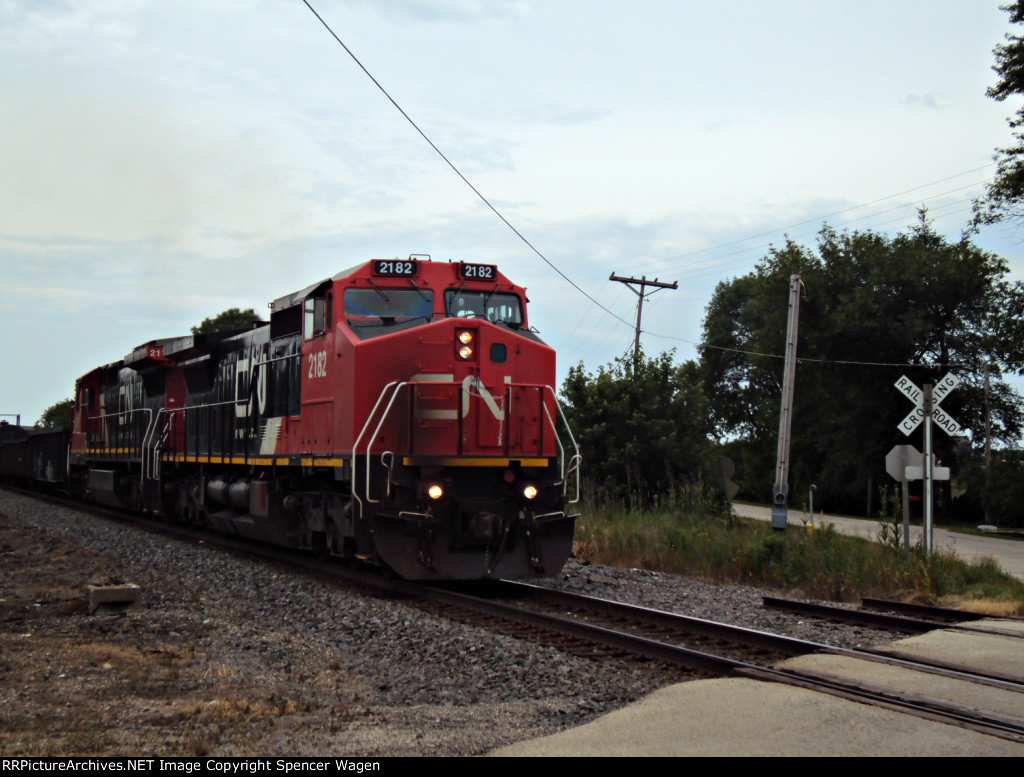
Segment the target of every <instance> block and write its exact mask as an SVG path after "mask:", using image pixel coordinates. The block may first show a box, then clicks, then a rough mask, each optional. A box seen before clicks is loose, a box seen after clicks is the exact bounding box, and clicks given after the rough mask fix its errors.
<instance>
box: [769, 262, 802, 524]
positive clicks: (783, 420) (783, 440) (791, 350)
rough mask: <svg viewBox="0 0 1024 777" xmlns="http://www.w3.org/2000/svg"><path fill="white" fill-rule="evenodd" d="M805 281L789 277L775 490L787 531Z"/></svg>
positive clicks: (776, 517)
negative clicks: (791, 440) (790, 453)
mask: <svg viewBox="0 0 1024 777" xmlns="http://www.w3.org/2000/svg"><path fill="white" fill-rule="evenodd" d="M803 285H804V282H803V278H802V277H801V276H799V275H791V276H790V278H789V324H788V325H787V327H786V365H785V367H784V368H783V377H782V410H781V411H780V413H779V450H778V456H777V457H776V460H775V461H776V464H775V485H774V487H773V488H772V495H773V500H772V528H773V529H775V530H776V531H784V530H785V528H786V525H787V524H788V523H789V437H790V430H791V428H792V426H793V388H794V386H795V385H796V338H797V329H798V325H799V321H800V289H801V287H802V286H803Z"/></svg>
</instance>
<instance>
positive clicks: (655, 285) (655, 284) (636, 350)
mask: <svg viewBox="0 0 1024 777" xmlns="http://www.w3.org/2000/svg"><path fill="white" fill-rule="evenodd" d="M608 280H610V281H618V282H619V283H624V284H626V286H627V287H629V290H630V291H631V292H633V293H634V294H636V295H637V297H639V298H640V300H639V302H638V303H637V306H636V341H635V342H634V343H633V364H636V363H637V360H638V359H639V358H640V317H641V316H642V315H643V312H644V297H649V296H650V295H652V294H654V292H656V291H660V290H661V289H678V288H679V281H673V282H672V283H664V282H662V281H659V280H658V279H657V278H655V279H654V280H653V281H649V280H647V276H646V275H644V276H641V277H640V278H622V277H619V276H618V275H616V274H615V273H614V272H613V273H612V274H611V275H609V276H608ZM634 283H636V284H639V285H640V291H637V290H636V289H634V288H633V284H634ZM648 286H651V287H652V290H651V291H645V289H646V288H647V287H648Z"/></svg>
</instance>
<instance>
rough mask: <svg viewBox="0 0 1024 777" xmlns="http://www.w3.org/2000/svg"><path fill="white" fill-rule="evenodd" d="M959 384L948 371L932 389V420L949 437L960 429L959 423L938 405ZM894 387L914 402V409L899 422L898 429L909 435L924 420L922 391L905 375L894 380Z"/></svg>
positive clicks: (955, 377)
mask: <svg viewBox="0 0 1024 777" xmlns="http://www.w3.org/2000/svg"><path fill="white" fill-rule="evenodd" d="M959 385H960V378H958V377H957V376H956V375H954V374H953V373H952V372H949V373H946V377H944V378H943V379H942V380H940V381H939V382H938V383H936V384H935V388H934V389H932V421H934V422H935V424H936V425H937V426H939V427H941V428H942V429H943V430H945V432H946V434H948V435H949V436H950V437H952V436H953V435H955V434H957V433H958V432H959V431H960V424H958V423H957V422H956V421H955V420H954V419H953V417H952V416H951V415H950V414H949V413H947V412H946V411H945V410H943V409H942V408H941V407H939V402H941V401H942V400H943V399H944V398H945V397H946V395H947V394H949V393H950V392H951V391H952V390H953V389H955V388H956V387H957V386H959ZM896 388H897V389H898V390H899V391H900V393H901V394H903V396H905V397H906V398H907V399H909V400H910V401H911V402H913V403H914V409H913V410H911V411H910V415H908V416H907V417H906V418H904V419H903V420H902V421H900V423H899V430H900V431H901V432H903V434H907V435H909V434H910V433H911V432H912V431H914V430H915V429H916V428H917V427H919V426H920V425H921V422H922V421H923V420H924V392H923V391H921V389H919V388H918V387H917V386H916V385H914V382H913V381H912V380H911V379H910V378H908V377H907V376H906V375H901V376H900V379H899V380H898V381H896Z"/></svg>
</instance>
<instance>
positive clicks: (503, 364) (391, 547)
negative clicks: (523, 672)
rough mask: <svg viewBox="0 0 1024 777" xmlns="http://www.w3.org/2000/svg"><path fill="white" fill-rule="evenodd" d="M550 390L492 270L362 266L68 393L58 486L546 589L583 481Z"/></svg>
mask: <svg viewBox="0 0 1024 777" xmlns="http://www.w3.org/2000/svg"><path fill="white" fill-rule="evenodd" d="M554 385H555V353H554V350H553V349H552V348H551V347H550V346H548V345H547V344H545V343H544V342H543V341H542V340H541V339H540V338H539V337H538V336H537V334H536V332H535V331H534V330H533V329H531V327H530V325H529V319H528V315H527V298H526V291H525V289H524V288H523V287H520V286H517V285H516V284H514V283H512V282H511V281H510V280H509V279H508V278H507V277H506V276H505V275H504V274H503V273H501V272H500V271H499V270H498V268H497V267H496V266H494V265H489V264H476V263H469V262H434V261H431V259H430V257H429V256H425V255H413V256H411V257H409V258H408V259H401V260H399V259H378V260H372V261H370V262H367V263H364V264H361V265H358V266H356V267H353V268H351V269H349V270H346V271H343V272H341V273H339V274H337V275H335V276H334V277H331V278H327V279H325V280H323V281H321V282H318V283H315V284H313V285H311V286H309V287H307V288H305V289H302V290H301V291H298V292H296V293H294V294H289V295H287V296H284V297H281V298H279V299H277V300H275V301H274V302H272V303H271V304H270V321H269V323H266V324H263V325H259V326H256V327H255V328H253V329H252V330H248V331H242V332H231V333H216V334H194V335H189V336H185V337H175V338H168V339H162V340H154V341H151V342H148V343H145V344H144V345H141V346H139V347H138V348H136V349H135V350H133V351H132V352H131V353H130V354H128V355H127V356H125V358H124V359H122V360H120V361H117V362H114V363H112V364H107V365H105V366H102V367H99V368H97V369H95V370H93V371H91V372H89V373H87V374H86V375H84V376H82V377H81V378H80V379H79V380H78V381H77V383H76V386H75V397H74V410H73V430H72V434H71V442H70V453H69V457H68V468H67V473H66V474H67V478H68V488H69V490H70V491H71V492H72V493H73V494H75V495H77V496H79V497H81V498H84V499H90V500H94V501H96V502H100V503H103V504H107V505H114V506H122V507H127V508H130V509H134V510H141V511H145V512H148V513H153V514H157V515H159V516H163V517H164V518H165V519H166V520H171V521H179V522H187V523H192V524H198V525H203V526H208V527H210V528H212V529H214V530H217V531H221V532H226V533H230V534H236V535H242V536H245V537H249V538H253V539H256V540H260V541H264V542H270V543H274V544H279V545H284V546H288V547H295V548H302V549H308V550H311V551H314V552H317V553H319V554H321V555H324V556H328V555H330V556H338V557H342V558H347V559H353V560H360V561H362V562H366V563H369V564H372V565H376V566H378V567H381V568H384V569H386V570H390V571H392V572H393V573H395V574H398V575H400V576H402V577H405V578H409V579H474V578H488V577H492V576H493V577H514V578H525V577H538V576H549V575H554V574H557V573H558V571H559V570H560V569H561V567H562V565H563V564H564V562H565V560H566V559H567V558H568V557H569V555H570V553H571V551H572V541H573V533H574V528H575V520H576V517H577V516H576V515H574V514H572V513H571V512H570V511H569V509H568V508H569V506H570V505H572V504H575V503H576V502H577V501H578V498H579V465H580V456H579V449H578V448H577V447H576V444H575V441H574V440H573V438H572V433H571V431H569V429H568V427H567V425H566V424H565V418H564V416H563V414H562V412H561V409H560V407H559V405H558V401H557V398H556V394H555V389H554Z"/></svg>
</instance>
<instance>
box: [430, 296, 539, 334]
mask: <svg viewBox="0 0 1024 777" xmlns="http://www.w3.org/2000/svg"><path fill="white" fill-rule="evenodd" d="M444 301H445V308H446V309H447V311H448V315H449V316H455V317H457V318H486V319H487V320H488V321H495V322H496V321H502V322H504V323H506V324H510V325H512V326H519V325H520V324H522V323H523V302H522V300H521V299H520V298H519V295H518V294H508V293H498V292H496V291H491V292H487V291H466V290H464V289H448V290H447V291H446V292H445V293H444Z"/></svg>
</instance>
